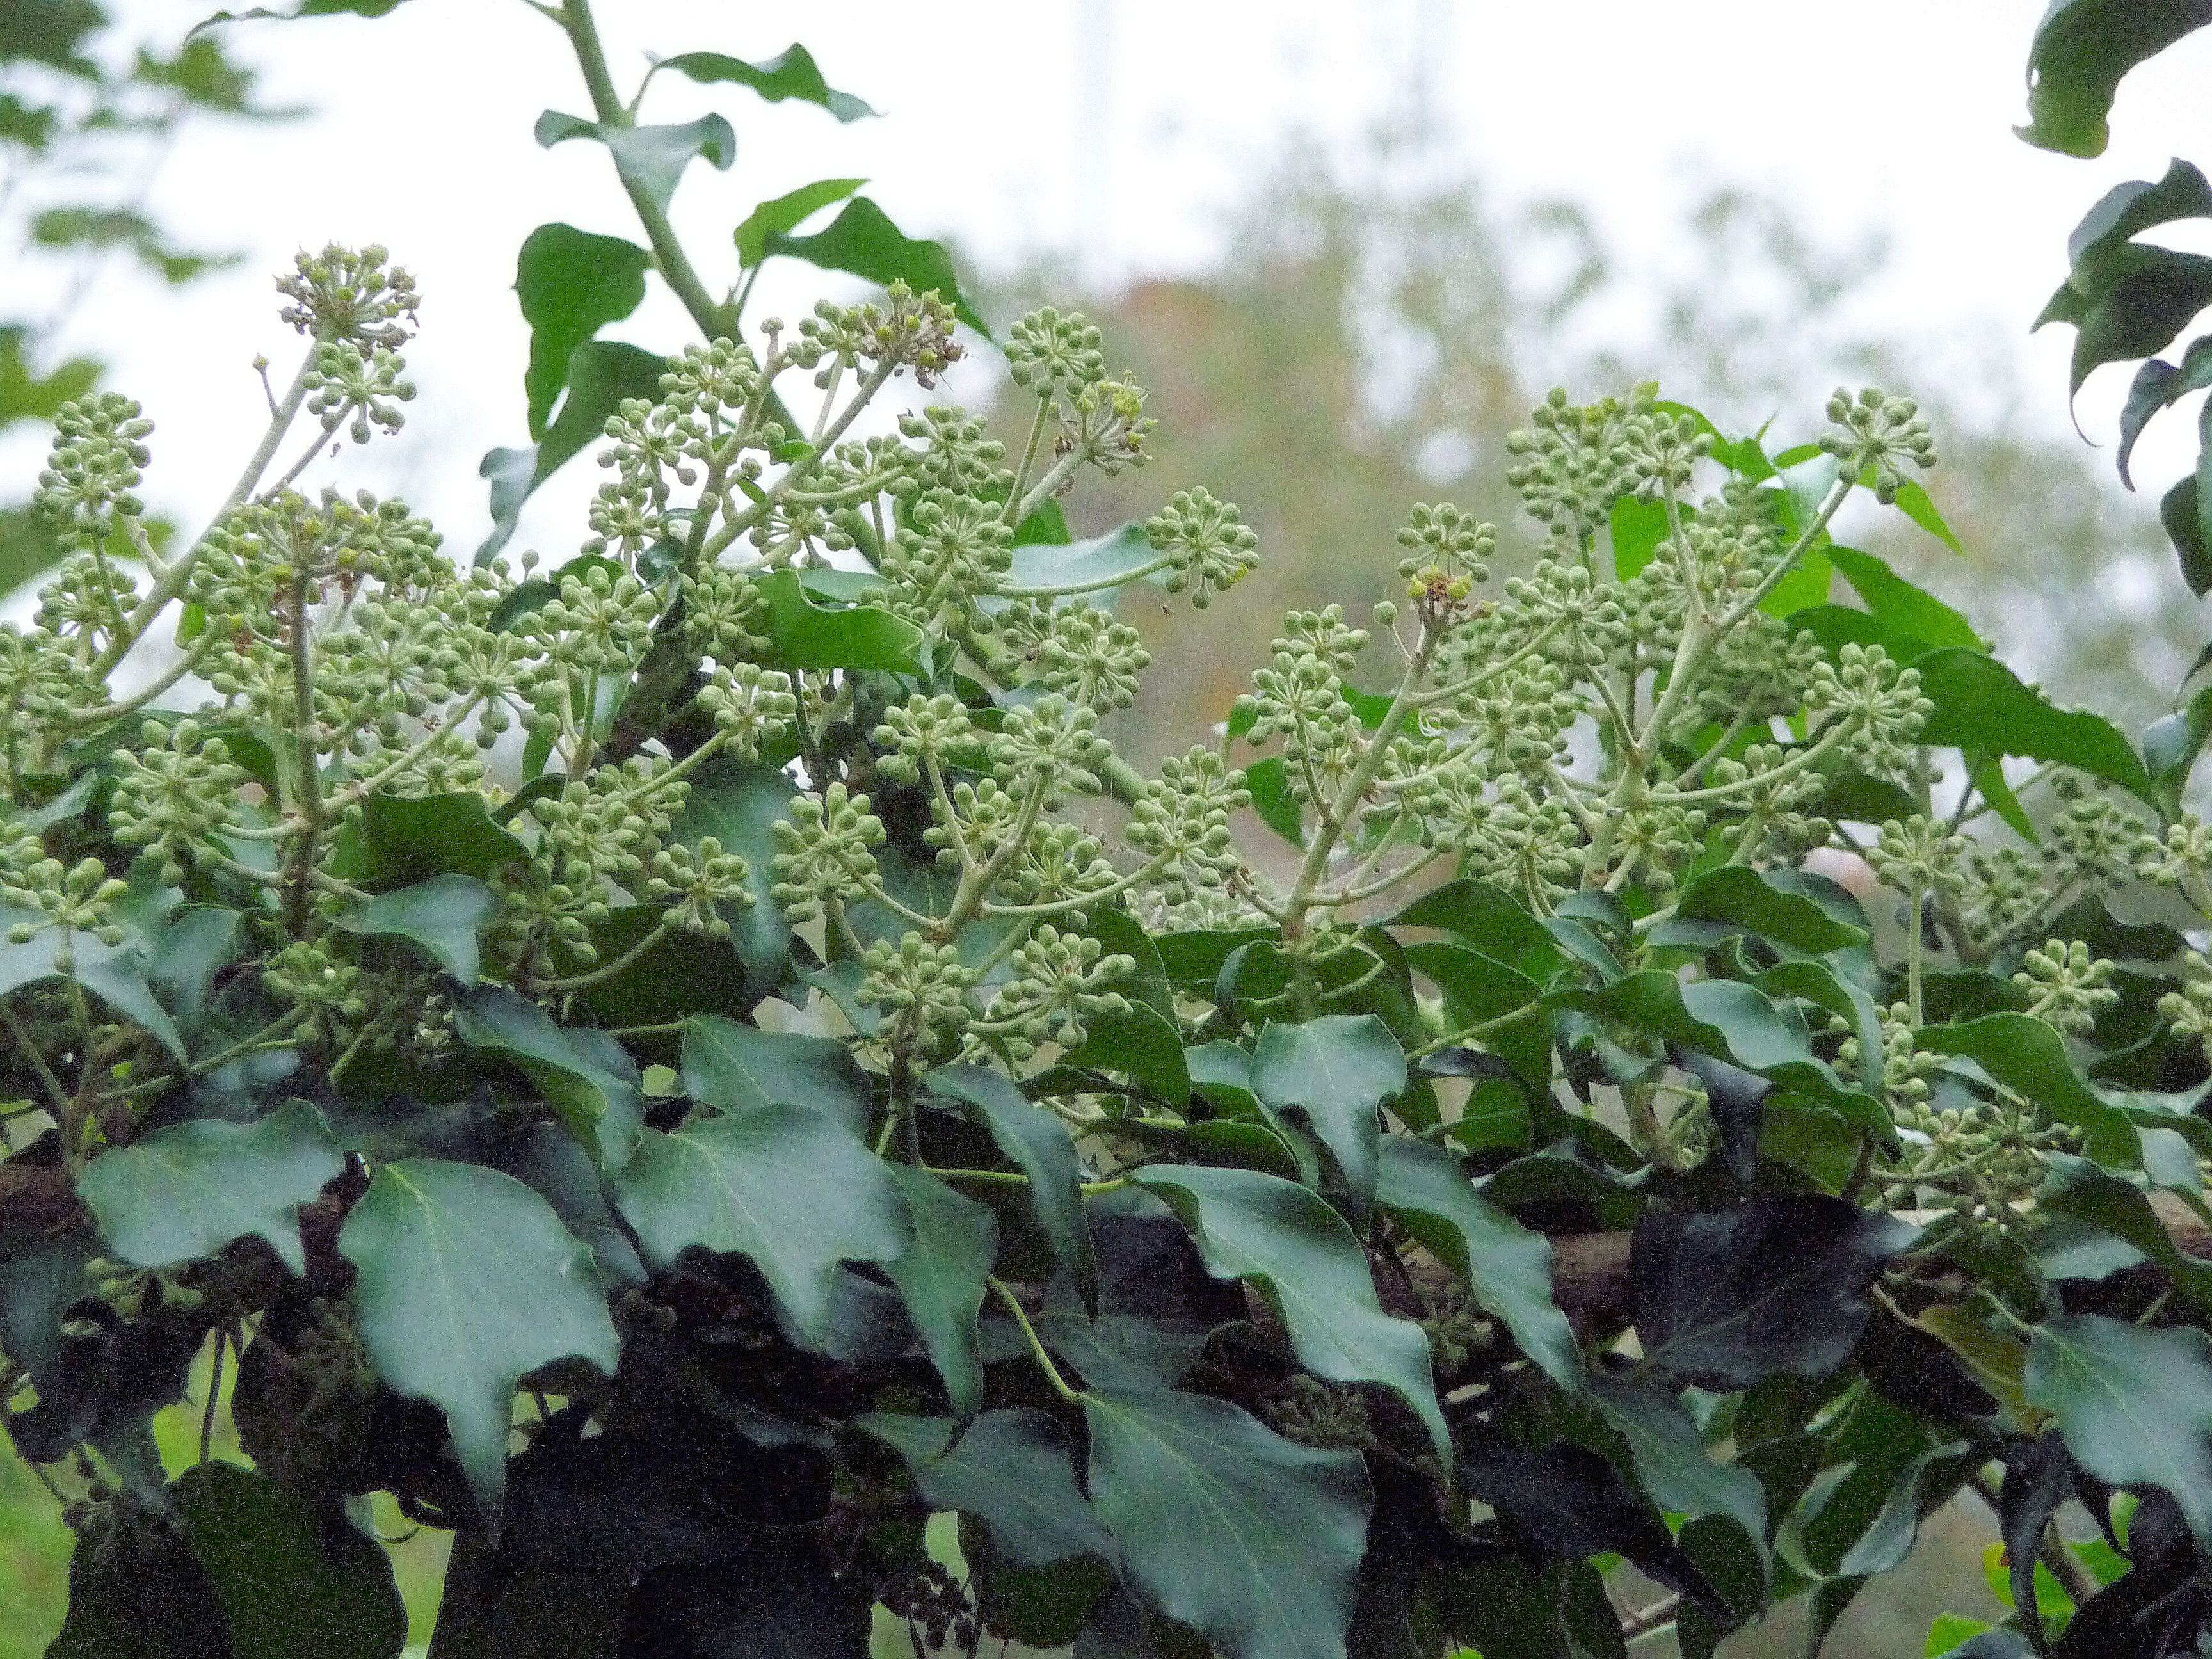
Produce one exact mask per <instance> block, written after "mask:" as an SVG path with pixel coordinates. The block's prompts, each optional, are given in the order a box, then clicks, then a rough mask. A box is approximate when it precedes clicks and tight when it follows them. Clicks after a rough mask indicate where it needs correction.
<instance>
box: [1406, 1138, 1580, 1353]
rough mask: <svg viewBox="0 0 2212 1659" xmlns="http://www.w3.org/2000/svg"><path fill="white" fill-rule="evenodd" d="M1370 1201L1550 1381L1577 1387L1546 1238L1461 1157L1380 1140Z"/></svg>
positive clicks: (1572, 1347)
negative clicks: (1488, 1192)
mask: <svg viewBox="0 0 2212 1659" xmlns="http://www.w3.org/2000/svg"><path fill="white" fill-rule="evenodd" d="M1375 1201H1376V1203H1377V1204H1379V1205H1381V1206H1383V1208H1384V1209H1385V1210H1387V1211H1389V1212H1390V1215H1391V1216H1392V1218H1394V1219H1395V1220H1396V1221H1397V1222H1398V1224H1399V1225H1401V1226H1402V1227H1404V1228H1405V1229H1406V1230H1407V1231H1408V1232H1410V1233H1412V1234H1413V1237H1415V1238H1417V1239H1419V1241H1420V1242H1421V1243H1422V1244H1424V1245H1425V1246H1426V1247H1427V1249H1428V1250H1429V1252H1430V1253H1431V1255H1435V1256H1436V1257H1437V1259H1438V1260H1440V1261H1443V1264H1444V1265H1445V1266H1446V1267H1449V1268H1450V1269H1451V1270H1452V1272H1453V1273H1456V1274H1457V1275H1458V1276H1459V1281H1460V1283H1461V1284H1462V1285H1465V1286H1466V1287H1467V1291H1468V1296H1469V1297H1472V1298H1473V1299H1474V1303H1475V1305H1476V1306H1478V1307H1480V1308H1481V1309H1482V1310H1484V1311H1485V1312H1486V1313H1488V1314H1490V1315H1491V1316H1492V1317H1493V1318H1496V1319H1498V1321H1500V1322H1502V1323H1504V1326H1505V1328H1506V1329H1508V1330H1509V1331H1510V1332H1512V1333H1513V1340H1515V1341H1516V1342H1517V1343H1519V1344H1520V1345H1521V1352H1523V1353H1525V1354H1527V1355H1528V1358H1530V1360H1532V1361H1533V1362H1534V1364H1536V1365H1537V1366H1538V1367H1539V1368H1540V1369H1541V1370H1542V1371H1543V1372H1544V1373H1545V1375H1547V1376H1549V1377H1550V1378H1551V1379H1552V1381H1553V1382H1554V1383H1558V1384H1559V1386H1560V1387H1561V1388H1562V1389H1565V1390H1566V1391H1567V1392H1568V1393H1569V1394H1578V1393H1580V1392H1581V1390H1582V1388H1583V1381H1584V1372H1583V1356H1582V1350H1581V1348H1580V1347H1579V1346H1577V1344H1576V1341H1575V1333H1574V1328H1573V1327H1572V1326H1571V1325H1570V1324H1568V1322H1567V1316H1566V1315H1565V1314H1564V1313H1562V1312H1560V1311H1559V1307H1558V1305H1557V1304H1555V1303H1554V1302H1553V1299H1552V1242H1551V1240H1549V1239H1548V1238H1547V1237H1544V1235H1543V1234H1541V1233H1540V1232H1534V1231H1530V1230H1529V1229H1528V1228H1526V1227H1523V1226H1522V1225H1521V1224H1520V1223H1519V1222H1517V1221H1516V1220H1515V1219H1514V1218H1512V1217H1511V1216H1510V1215H1508V1214H1506V1213H1505V1212H1504V1211H1503V1210H1501V1209H1499V1208H1498V1206H1496V1205H1494V1204H1492V1202H1491V1201H1490V1200H1488V1199H1486V1198H1485V1197H1483V1196H1482V1194H1480V1193H1478V1192H1477V1191H1476V1190H1475V1189H1474V1182H1471V1181H1469V1180H1468V1177H1467V1175H1466V1173H1465V1172H1464V1171H1463V1170H1462V1169H1461V1168H1460V1164H1459V1160H1458V1159H1457V1158H1454V1157H1453V1156H1452V1155H1451V1154H1450V1153H1449V1152H1445V1151H1444V1150H1443V1148H1442V1147H1440V1146H1431V1145H1429V1144H1428V1143H1427V1142H1425V1141H1419V1140H1413V1139H1408V1138H1407V1137H1405V1136H1401V1135H1393V1136H1391V1137H1390V1138H1389V1139H1388V1140H1386V1141H1384V1142H1383V1153H1382V1161H1381V1174H1380V1179H1379V1181H1378V1182H1377V1184H1376V1193H1375Z"/></svg>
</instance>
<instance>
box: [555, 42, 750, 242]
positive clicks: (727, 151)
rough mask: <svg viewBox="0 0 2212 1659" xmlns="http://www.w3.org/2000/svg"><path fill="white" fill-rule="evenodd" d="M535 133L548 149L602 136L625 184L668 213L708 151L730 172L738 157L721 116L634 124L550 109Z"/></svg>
mask: <svg viewBox="0 0 2212 1659" xmlns="http://www.w3.org/2000/svg"><path fill="white" fill-rule="evenodd" d="M732 61H734V60H732ZM532 137H535V138H536V139H537V140H538V143H539V144H540V145H541V146H543V147H544V149H552V148H553V146H554V145H556V144H558V143H563V142H564V141H566V140H568V139H570V138H596V139H598V140H599V143H603V144H605V146H606V147H607V151H608V153H609V154H610V155H612V156H613V157H614V161H615V171H616V172H617V173H619V174H620V175H621V176H622V181H623V184H625V185H629V187H630V188H631V189H632V190H634V191H637V192H638V193H639V194H640V195H641V196H643V197H645V198H646V199H647V201H649V202H651V203H652V204H653V206H655V207H657V208H659V210H661V211H662V212H663V213H665V212H667V211H668V204H669V200H670V198H671V197H673V196H674V195H675V194H676V185H677V181H678V179H682V178H683V176H684V168H685V167H689V166H690V165H691V163H692V162H693V161H695V160H696V159H697V158H699V157H700V156H702V155H703V156H705V157H706V158H707V160H708V162H709V163H710V164H711V165H713V166H714V167H720V168H722V169H723V170H725V171H727V170H728V167H729V166H730V163H731V162H732V161H736V160H737V159H738V135H737V134H736V133H734V132H732V131H730V124H729V123H728V122H727V121H726V120H724V119H723V118H721V117H720V116H719V115H702V116H701V117H700V118H698V119H697V120H696V121H686V122H684V124H683V125H680V126H665V127H631V126H617V125H614V124H613V123H611V122H606V121H587V120H586V119H585V118H583V117H582V116H580V115H563V114H562V113H561V112H560V111H558V110H550V109H549V110H547V111H546V112H545V113H544V114H543V115H541V116H539V117H538V125H537V126H536V127H535V128H534V129H533V130H532Z"/></svg>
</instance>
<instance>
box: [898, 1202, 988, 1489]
mask: <svg viewBox="0 0 2212 1659" xmlns="http://www.w3.org/2000/svg"><path fill="white" fill-rule="evenodd" d="M884 1167H885V1168H886V1169H888V1170H890V1174H891V1178H892V1179H893V1180H894V1181H896V1182H898V1184H899V1189H900V1190H901V1191H902V1192H903V1193H904V1194H906V1204H907V1211H908V1214H909V1215H910V1216H912V1218H913V1219H914V1243H912V1244H911V1245H909V1246H908V1249H907V1252H906V1254H905V1255H902V1256H900V1257H898V1258H897V1259H896V1260H895V1261H887V1262H885V1263H884V1273H886V1274H887V1275H889V1277H890V1281H891V1283H892V1284H893V1285H896V1286H897V1288H898V1293H899V1295H900V1296H901V1297H902V1298H903V1299H904V1300H905V1303H906V1311H907V1317H908V1318H909V1319H911V1320H913V1321H914V1328H915V1332H916V1334H919V1335H920V1336H921V1345H922V1346H923V1347H924V1348H925V1349H927V1351H928V1353H929V1358H930V1363H931V1364H934V1365H935V1366H936V1367H937V1374H938V1375H939V1376H941V1377H942V1378H944V1379H945V1401H946V1403H947V1404H949V1405H950V1406H951V1408H952V1415H951V1419H950V1422H949V1429H948V1432H949V1433H950V1434H954V1435H957V1434H959V1433H961V1432H962V1431H964V1430H965V1429H966V1428H967V1427H968V1425H969V1422H970V1420H971V1419H973V1418H974V1417H975V1413H976V1412H977V1411H978V1410H979V1409H980V1408H981V1406H982V1403H983V1358H982V1353H981V1350H980V1348H979V1347H978V1346H977V1345H976V1340H975V1316H976V1315H977V1314H978V1313H979V1312H981V1310H982V1306H983V1297H984V1293H985V1291H987V1289H988V1287H989V1279H990V1277H991V1263H992V1261H993V1260H994V1258H995V1257H996V1256H997V1255H998V1253H999V1218H998V1217H997V1216H996V1215H995V1214H994V1213H993V1212H992V1210H991V1207H990V1206H988V1205H987V1204H978V1203H977V1202H975V1200H973V1199H971V1198H963V1197H962V1196H961V1195H960V1194H958V1193H956V1192H954V1191H953V1190H952V1188H950V1187H948V1186H946V1185H945V1183H944V1182H942V1181H939V1179H938V1178H937V1177H936V1176H933V1175H931V1174H930V1173H929V1172H928V1171H927V1170H917V1169H915V1167H914V1166H913V1165H911V1164H886V1165H885V1166H884ZM901 1420H902V1421H920V1420H921V1419H901ZM937 1445H938V1447H939V1448H942V1447H943V1446H944V1445H945V1441H943V1440H939V1442H938V1443H937ZM948 1507H951V1508H959V1507H962V1506H961V1505H958V1504H953V1505H949V1506H948Z"/></svg>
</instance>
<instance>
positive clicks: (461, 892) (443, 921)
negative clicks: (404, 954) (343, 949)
mask: <svg viewBox="0 0 2212 1659" xmlns="http://www.w3.org/2000/svg"><path fill="white" fill-rule="evenodd" d="M498 909H499V900H498V899H497V897H495V896H494V895H493V893H492V890H491V889H490V888H489V887H487V886H485V885H484V884H483V883H482V882H480V881H478V880H477V878H475V877H474V876H457V875H450V874H449V875H442V876H432V877H431V878H429V879H428V881H418V882H416V884H414V885H413V886H411V887H400V888H395V889H394V890H392V891H391V892H388V893H379V894H376V895H375V896H374V897H372V898H370V899H368V900H367V901H366V902H363V903H362V905H361V907H360V908H358V909H356V910H353V911H351V912H349V913H348V914H347V915H341V916H339V917H338V918H337V925H338V926H339V927H343V928H344V929H345V930H346V931H347V932H349V933H368V934H375V935H380V936H383V937H386V938H391V939H405V940H406V941H407V942H408V943H409V944H410V945H420V946H421V947H422V951H423V954H425V955H426V956H428V957H429V958H430V960H431V961H432V962H434V963H436V964H437V965H438V966H439V967H441V968H442V969H445V970H446V971H447V973H449V974H451V975H453V977H454V978H455V979H457V980H459V981H460V982H461V983H462V984H464V985H471V986H472V985H474V984H475V983H476V982H477V933H478V931H479V930H481V929H482V928H483V926H484V924H485V923H487V922H489V921H490V920H491V919H492V916H493V915H494V914H495V913H496V912H497V910H498Z"/></svg>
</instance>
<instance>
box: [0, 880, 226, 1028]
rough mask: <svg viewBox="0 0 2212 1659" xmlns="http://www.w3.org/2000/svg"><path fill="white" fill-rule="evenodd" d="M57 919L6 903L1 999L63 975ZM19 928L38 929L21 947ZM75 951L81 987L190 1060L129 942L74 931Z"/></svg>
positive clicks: (0, 931)
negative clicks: (15, 935)
mask: <svg viewBox="0 0 2212 1659" xmlns="http://www.w3.org/2000/svg"><path fill="white" fill-rule="evenodd" d="M51 923H52V917H50V916H48V915H46V914H45V913H44V912H43V911H38V910H21V909H17V908H15V907H14V906H12V905H0V996H5V995H6V994H8V993H9V992H10V991H15V990H20V989H21V988H22V987H24V986H26V985H35V984H38V983H39V982H40V981H42V980H49V979H58V978H59V977H61V974H60V970H59V969H57V968H56V967H55V966H54V963H55V958H56V953H57V952H58V951H60V950H61V948H62V933H61V930H60V929H59V928H58V927H53V926H51V925H50V924H51ZM18 925H20V926H22V927H31V928H35V929H37V930H38V931H37V932H35V933H33V935H32V936H31V937H30V938H29V939H27V940H25V941H24V942H23V943H22V944H21V945H17V944H15V942H14V941H13V940H11V939H9V938H8V931H9V929H10V928H12V927H16V926H18ZM69 948H70V951H72V952H73V953H74V954H75V956H76V970H75V972H74V974H73V975H71V977H73V978H74V979H75V980H76V982H77V983H78V984H80V985H82V987H84V988H85V989H86V990H88V991H90V992H91V993H92V994H94V995H95V996H97V997H99V998H100V1000H102V1001H104V1002H106V1003H109V1004H111V1005H112V1006H114V1007H115V1008H116V1009H117V1010H118V1012H121V1013H123V1014H125V1015H127V1016H129V1017H130V1018H132V1019H134V1020H136V1021H137V1022H138V1024H141V1025H143V1026H144V1027H145V1028H146V1029H147V1030H149V1031H151V1032H152V1033H153V1034H154V1036H155V1037H156V1038H158V1039H159V1040H160V1042H161V1046H162V1047H163V1048H167V1050H168V1051H169V1052H170V1053H171V1054H174V1055H176V1056H177V1057H178V1058H179V1060H182V1059H183V1058H184V1057H185V1040H184V1037H183V1035H182V1034H181V1033H179V1031H178V1030H177V1027H176V1024H175V1022H174V1021H173V1020H172V1019H170V1018H169V1012H168V1010H167V1009H166V1008H164V1007H162V1006H161V1003H160V1002H159V1001H158V1000H156V999H155V995H154V992H153V988H152V987H150V986H149V985H148V984H147V983H146V974H145V969H144V966H143V959H142V957H140V955H139V952H138V951H137V949H136V948H135V947H134V946H133V945H132V944H131V942H130V941H129V940H127V939H126V940H125V942H124V943H122V944H120V945H108V944H105V943H103V942H102V941H101V940H100V939H98V938H97V937H96V936H94V935H93V934H90V933H77V932H72V933H71V934H70V940H69Z"/></svg>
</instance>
